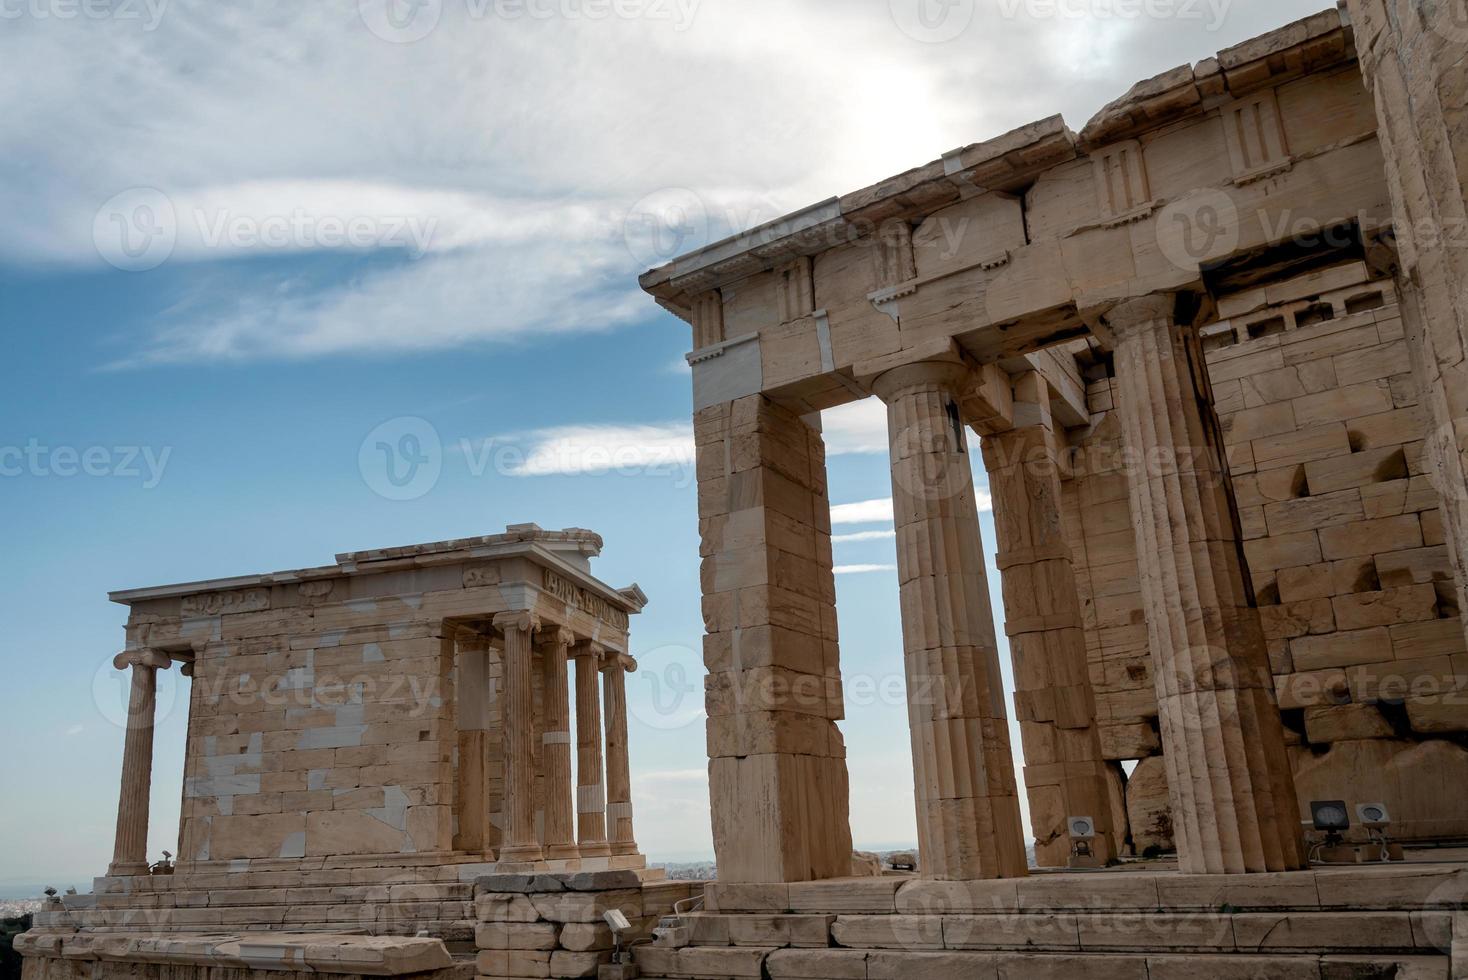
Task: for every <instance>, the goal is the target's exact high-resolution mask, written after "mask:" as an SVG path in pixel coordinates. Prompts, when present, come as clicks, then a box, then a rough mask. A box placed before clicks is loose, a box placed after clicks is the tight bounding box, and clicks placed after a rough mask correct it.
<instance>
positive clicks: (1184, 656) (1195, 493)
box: [1105, 295, 1305, 874]
mask: <svg viewBox="0 0 1468 980" xmlns="http://www.w3.org/2000/svg"><path fill="white" fill-rule="evenodd" d="M1175 305H1176V301H1175V298H1174V297H1172V296H1168V295H1154V296H1148V297H1145V298H1142V299H1137V300H1131V301H1128V302H1126V303H1123V304H1121V305H1120V306H1117V307H1116V308H1114V309H1112V310H1111V311H1110V312H1109V313H1108V314H1107V315H1106V318H1105V319H1106V324H1107V327H1108V328H1109V329H1110V330H1111V332H1112V334H1113V336H1114V337H1115V346H1116V358H1115V365H1116V381H1117V388H1118V389H1119V395H1120V406H1119V408H1120V414H1121V420H1122V427H1123V433H1124V440H1125V445H1126V449H1127V457H1128V459H1129V461H1131V462H1132V465H1131V467H1130V471H1129V473H1128V483H1129V485H1130V495H1131V512H1132V524H1133V526H1134V528H1135V530H1136V537H1137V561H1138V567H1139V570H1140V574H1141V586H1142V601H1143V607H1144V609H1145V610H1146V614H1147V632H1148V640H1149V645H1150V647H1151V650H1152V662H1153V673H1154V674H1155V675H1156V683H1157V704H1158V713H1159V716H1160V719H1161V729H1162V747H1163V753H1164V756H1165V758H1166V763H1167V776H1168V783H1169V788H1170V793H1171V798H1172V814H1173V824H1174V831H1175V834H1176V838H1177V844H1178V852H1179V858H1180V865H1181V869H1182V870H1183V871H1185V872H1190V873H1194V874H1242V873H1246V872H1259V871H1285V870H1291V869H1296V868H1301V867H1304V865H1305V856H1304V850H1303V842H1302V839H1301V834H1300V811H1299V804H1298V803H1297V802H1296V798H1295V787H1294V780H1293V778H1292V776H1291V772H1290V765H1289V761H1288V759H1287V757H1286V755H1285V743H1284V730H1283V726H1282V725H1281V723H1280V718H1279V708H1278V705H1277V703H1276V701H1275V695H1274V684H1273V678H1272V677H1271V675H1270V669H1269V658H1268V655H1267V652H1266V647H1265V642H1264V635H1263V631H1262V629H1261V627H1260V621H1259V611H1258V609H1257V608H1256V607H1255V605H1254V600H1253V590H1252V589H1251V588H1249V587H1248V581H1247V576H1248V572H1247V567H1248V566H1247V565H1246V563H1245V561H1244V558H1243V550H1242V547H1241V544H1240V541H1239V532H1238V519H1237V516H1236V507H1235V504H1234V501H1233V493H1232V488H1231V486H1230V485H1229V482H1228V475H1227V474H1228V469H1227V463H1226V462H1225V461H1224V460H1225V456H1224V453H1223V448H1222V447H1223V440H1222V437H1221V434H1220V430H1219V426H1218V422H1217V418H1216V416H1215V414H1214V411H1213V407H1212V400H1211V395H1210V393H1209V388H1208V379H1207V376H1206V373H1205V371H1204V369H1203V359H1202V355H1201V352H1200V347H1199V344H1198V340H1197V334H1196V331H1194V330H1192V329H1191V328H1189V327H1186V326H1183V325H1179V324H1177V323H1176V322H1175V316H1174V311H1175Z"/></svg>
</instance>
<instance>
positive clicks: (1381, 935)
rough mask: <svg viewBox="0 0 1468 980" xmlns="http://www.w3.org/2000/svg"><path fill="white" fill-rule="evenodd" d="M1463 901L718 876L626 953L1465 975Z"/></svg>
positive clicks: (1403, 884)
mask: <svg viewBox="0 0 1468 980" xmlns="http://www.w3.org/2000/svg"><path fill="white" fill-rule="evenodd" d="M1465 908H1468V864H1450V863H1444V864H1406V865H1383V866H1371V867H1364V866H1363V867H1352V868H1319V869H1316V870H1312V871H1305V872H1295V873H1285V874H1265V875H1237V876H1235V875H1221V876H1200V875H1186V874H1178V873H1169V872H1156V871H1128V870H1113V871H1106V872H1096V873H1050V874H1046V873H1041V874H1035V875H1032V876H1031V877H1028V878H1019V879H1010V880H1000V881H973V882H936V881H924V880H919V879H915V878H908V877H884V878H871V879H846V880H838V881H824V882H811V883H802V884H788V885H735V884H727V885H721V884H717V883H715V884H711V885H710V886H709V887H708V889H707V891H706V905H705V908H704V909H703V910H702V911H700V912H697V913H694V914H691V915H688V916H684V917H683V925H684V926H685V927H686V929H687V932H686V934H685V938H686V940H687V945H685V946H682V947H681V948H667V947H654V946H644V947H639V948H638V949H637V950H636V958H637V964H638V966H639V967H640V968H641V970H642V975H643V976H645V977H667V978H724V977H770V978H775V980H779V978H801V980H826V978H830V980H836V978H842V980H851V978H866V980H888V978H892V980H896V978H907V977H914V976H925V977H934V978H937V977H942V978H949V977H952V978H975V980H978V978H984V980H990V978H993V980H999V978H1030V977H1036V978H1041V977H1043V978H1051V977H1056V978H1058V977H1065V978H1075V977H1085V978H1087V980H1091V978H1105V980H1113V978H1114V980H1170V978H1185V977H1186V978H1198V980H1202V978H1208V980H1214V978H1268V980H1377V978H1380V980H1388V978H1394V980H1449V978H1450V977H1451V978H1452V980H1463V978H1468V913H1465V911H1464V910H1465ZM1455 927H1456V929H1457V935H1456V939H1455V936H1454V929H1455ZM1455 957H1456V958H1455ZM506 975H520V976H528V975H531V974H506ZM538 975H540V976H546V974H544V973H541V974H538ZM551 975H556V974H551Z"/></svg>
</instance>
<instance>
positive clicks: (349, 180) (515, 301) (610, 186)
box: [0, 0, 1320, 451]
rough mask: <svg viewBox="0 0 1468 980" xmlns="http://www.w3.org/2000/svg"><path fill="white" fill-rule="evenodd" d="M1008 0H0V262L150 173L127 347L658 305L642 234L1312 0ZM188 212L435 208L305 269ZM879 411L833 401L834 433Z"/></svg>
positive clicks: (506, 327) (406, 332) (510, 333)
mask: <svg viewBox="0 0 1468 980" xmlns="http://www.w3.org/2000/svg"><path fill="white" fill-rule="evenodd" d="M913 2H916V0H913ZM114 6H115V7H116V8H117V9H119V10H120V9H122V8H123V7H124V6H134V7H136V6H138V5H114ZM145 6H146V5H145ZM544 6H545V5H542V8H544ZM657 6H658V8H659V9H663V8H665V7H666V5H657ZM1004 6H1005V5H993V4H979V5H978V13H977V16H976V17H975V18H974V21H973V23H972V24H971V25H969V26H968V28H967V29H966V30H964V31H963V33H962V34H961V35H960V36H959V37H957V38H955V39H954V40H952V41H949V42H948V43H944V44H926V43H922V42H921V41H919V40H915V39H913V38H912V37H909V36H907V35H905V34H904V33H903V32H902V30H900V29H899V27H898V26H897V24H896V23H895V21H894V18H893V14H892V8H891V5H890V4H888V3H883V2H880V0H875V2H870V3H852V2H850V0H740V2H738V3H697V4H692V5H691V6H687V5H685V7H684V8H678V9H687V10H689V11H691V13H692V15H693V16H692V19H691V21H690V22H688V23H683V22H681V21H679V20H677V19H674V20H669V19H667V18H656V17H651V16H647V17H641V18H632V19H628V18H620V17H611V18H603V19H594V18H591V17H587V16H553V17H549V18H539V19H537V18H532V17H525V16H522V17H519V18H515V19H509V18H505V17H495V16H489V17H479V18H475V17H473V16H471V14H470V12H471V11H473V10H480V9H486V8H487V9H491V10H493V9H497V8H496V7H495V5H494V4H485V3H482V2H480V3H472V4H457V3H449V4H444V5H443V18H442V21H441V23H440V24H439V25H438V27H437V29H436V30H435V31H434V32H433V33H432V34H431V35H429V36H428V37H426V38H424V39H423V40H421V41H418V42H417V43H414V44H391V43H387V42H385V41H383V40H381V39H380V38H378V37H376V36H374V35H373V34H372V33H371V31H369V30H368V29H367V27H366V25H365V24H364V22H363V19H362V17H361V16H360V13H359V10H358V3H357V2H356V0H319V2H314V3H310V4H281V3H271V2H267V0H248V2H240V3H230V4H220V3H212V2H207V0H172V2H171V3H169V4H167V6H166V8H165V9H164V10H163V16H162V17H161V19H160V20H159V21H158V23H157V24H156V25H151V24H149V23H148V19H147V17H144V18H142V19H139V20H126V19H123V18H121V17H114V18H111V19H108V20H102V21H98V20H96V19H92V18H82V17H78V18H72V19H63V18H58V17H49V18H40V17H20V18H16V19H11V20H7V21H6V26H5V30H4V31H3V32H0V63H3V64H4V65H5V66H6V69H7V72H6V74H7V79H8V81H9V83H10V88H9V89H8V90H7V99H6V107H7V111H6V112H5V113H4V115H3V116H0V145H3V146H4V147H5V150H6V152H5V153H4V154H0V209H3V211H4V213H5V214H6V215H7V219H8V220H7V222H6V234H5V235H4V236H0V262H3V263H9V264H14V265H25V266H31V265H37V264H43V265H44V264H57V263H60V264H68V265H76V264H82V265H86V266H88V267H93V268H96V267H99V260H98V253H97V246H96V244H95V242H94V240H93V233H94V222H95V219H96V218H97V216H98V208H99V205H101V204H102V203H103V202H105V201H108V200H109V199H111V198H112V197H113V196H114V195H117V194H119V193H120V192H124V191H127V190H129V189H131V188H140V187H151V188H158V189H160V190H161V191H163V192H165V194H166V195H167V197H168V199H169V200H170V201H171V202H172V203H173V206H174V209H175V211H176V212H177V217H178V219H179V224H178V227H177V231H178V233H179V237H178V242H177V245H176V255H175V257H174V259H173V260H172V261H173V262H175V263H178V262H187V263H190V264H191V265H199V266H201V270H200V271H197V272H195V271H193V270H191V275H195V276H197V287H196V289H195V291H194V294H193V295H192V296H190V297H187V298H186V299H185V301H183V302H180V303H177V304H175V305H174V306H173V307H171V308H169V309H166V310H158V311H157V313H158V315H157V316H156V317H155V318H154V320H153V322H154V324H155V326H153V327H151V328H150V333H149V334H148V335H146V336H141V337H132V338H119V339H120V340H121V341H122V342H124V343H125V344H127V345H129V346H131V347H133V348H134V349H135V350H136V351H137V353H136V354H135V355H134V356H131V357H129V358H127V359H125V361H124V363H126V364H137V363H153V362H193V361H201V360H221V359H244V358H281V357H285V358H304V357H323V356H331V355H341V354H347V353H363V352H368V353H383V352H401V351H412V350H428V349H444V348H452V347H462V346H465V345H471V344H480V343H484V342H488V341H505V340H515V339H521V338H526V337H534V336H539V335H542V334H544V333H546V332H551V331H554V332H566V331H580V330H596V329H604V328H607V327H611V326H616V325H619V324H623V323H626V322H628V321H629V320H631V319H632V318H634V317H636V316H655V315H657V314H656V312H655V310H656V308H655V307H654V306H653V305H652V304H651V302H650V301H649V300H647V299H646V298H645V297H643V296H641V295H640V294H639V293H638V292H637V289H636V283H635V280H634V278H633V277H634V276H635V274H636V273H637V272H638V271H641V270H640V268H639V267H640V266H643V265H650V264H655V263H656V262H657V261H660V260H661V259H663V258H665V257H669V256H670V254H671V253H672V252H673V251H676V250H683V249H687V248H691V247H694V246H696V245H698V244H700V243H702V242H703V241H706V240H710V239H713V238H717V237H721V236H723V235H724V234H727V233H728V232H730V231H731V230H735V229H738V228H743V227H748V226H750V225H753V224H756V223H759V222H762V221H766V220H769V219H772V218H775V217H778V216H779V215H781V214H784V213H786V212H788V211H790V210H793V209H795V208H798V207H802V206H804V205H807V204H809V203H811V202H813V201H818V200H822V199H825V198H827V197H829V196H831V195H833V194H838V193H843V192H846V191H850V190H854V189H856V188H859V187H861V186H864V185H866V184H869V183H872V182H874V181H877V180H881V179H884V178H886V177H888V176H889V175H891V174H895V173H900V172H902V171H904V170H906V169H908V168H910V167H912V166H914V165H916V164H919V163H922V162H925V161H928V160H931V159H935V158H936V157H937V156H939V155H940V154H941V153H942V152H944V151H945V150H948V149H950V148H952V147H954V146H958V145H962V144H966V143H969V142H973V141H975V140H979V139H984V138H988V137H991V136H995V135H997V134H999V133H1002V132H1005V131H1006V130H1008V129H1011V128H1013V127H1015V126H1019V125H1023V124H1025V123H1028V122H1031V121H1033V120H1035V119H1039V118H1042V117H1045V116H1048V115H1050V114H1052V113H1054V112H1056V111H1064V112H1065V113H1066V115H1067V118H1068V121H1069V122H1070V124H1071V125H1072V127H1073V128H1079V127H1080V126H1081V125H1082V124H1083V123H1084V122H1085V120H1086V118H1087V117H1088V116H1089V115H1090V114H1091V113H1092V112H1094V111H1095V110H1096V109H1098V108H1100V106H1101V105H1102V104H1103V103H1105V102H1107V101H1109V100H1110V99H1113V98H1115V97H1117V96H1119V95H1121V94H1122V93H1123V92H1125V91H1126V90H1127V89H1128V88H1129V87H1130V86H1131V84H1132V83H1133V82H1135V81H1137V80H1138V79H1141V78H1145V77H1149V76H1151V75H1155V74H1157V73H1158V72H1160V71H1163V70H1166V69H1168V68H1171V67H1173V66H1174V65H1177V64H1179V63H1181V62H1183V61H1189V60H1191V61H1198V60H1201V59H1202V58H1205V57H1208V56H1210V55H1212V54H1213V53H1214V52H1216V51H1217V50H1218V49H1220V48H1222V47H1225V46H1227V45H1229V44H1232V43H1236V42H1237V41H1240V40H1243V39H1245V38H1248V37H1251V36H1253V35H1255V34H1258V33H1260V32H1262V31H1263V30H1266V29H1269V28H1273V27H1277V26H1279V25H1281V24H1284V23H1286V22H1287V21H1289V20H1290V19H1292V18H1294V17H1298V16H1303V15H1305V14H1308V13H1314V12H1315V11H1316V10H1317V9H1318V8H1319V6H1320V0H1274V2H1272V3H1268V4H1249V5H1245V4H1240V3H1233V4H1227V5H1225V7H1224V9H1225V11H1226V16H1224V17H1223V19H1222V20H1221V22H1213V21H1211V20H1210V19H1208V18H1198V19H1185V18H1181V17H1166V16H1153V17H1143V18H1131V19H1125V20H1123V19H1120V18H1117V17H1115V16H1111V17H1105V16H1103V15H1102V13H1101V11H1102V8H1103V7H1107V6H1109V5H1096V6H1095V7H1094V11H1093V17H1092V18H1091V19H1090V20H1084V19H1081V20H1078V19H1076V18H1075V17H1073V16H1070V15H1069V14H1067V15H1066V16H1060V17H1057V16H1048V17H1047V16H1040V15H1038V14H1037V13H1036V10H1038V9H1039V8H1040V7H1041V6H1043V5H1030V4H1019V5H1018V6H1017V7H1015V8H1014V9H1012V10H1009V11H1007V12H1006V10H1005V9H1004ZM1051 6H1053V5H1051ZM1062 6H1063V5H1062ZM1176 6H1177V8H1179V9H1182V8H1184V7H1195V6H1198V5H1188V4H1178V5H1176ZM1213 6H1216V5H1211V4H1204V5H1201V7H1202V8H1203V9H1205V10H1206V9H1211V8H1212V7H1213ZM575 9H577V10H579V9H580V8H579V7H578V8H575ZM650 9H651V8H650ZM1083 9H1084V8H1083ZM150 26H156V30H148V29H146V28H148V27H150ZM812 36H819V37H821V38H823V41H824V43H822V44H821V45H818V46H815V47H812V46H811V45H810V44H809V43H808V40H807V39H808V38H809V37H812ZM668 79H678V83H677V84H669V83H668ZM649 91H656V92H658V98H656V99H649V98H647V93H648V92H649ZM728 92H737V93H738V96H739V97H738V98H737V99H728V98H723V97H722V95H723V94H724V93H728ZM791 92H800V93H802V97H801V98H794V99H792V98H791V97H790V93H791ZM975 92H979V93H984V97H981V98H975V97H974V95H973V93H975ZM713 104H717V106H718V109H717V111H712V112H711V111H709V109H708V107H709V106H710V105H713ZM872 119H881V120H882V124H881V125H880V126H873V125H872V124H871V120H872ZM731 147H738V150H739V152H738V153H731V152H730V148H731ZM679 188H690V189H691V190H688V191H681V192H680V191H676V190H674V189H679ZM670 193H671V194H674V196H675V197H678V198H679V199H681V200H684V201H691V202H692V206H691V209H687V210H685V211H684V212H683V213H684V214H685V216H686V217H687V219H688V220H687V222H686V223H685V224H686V232H685V231H680V232H679V233H678V234H676V235H664V236H662V238H661V240H660V241H659V242H654V241H653V240H652V239H650V238H649V237H648V236H647V235H645V234H644V233H643V232H642V231H640V230H639V228H638V226H636V224H635V223H633V224H631V225H629V223H628V221H627V216H628V215H629V214H636V213H638V209H637V207H636V202H639V201H641V200H645V199H646V198H647V197H648V196H649V195H657V194H663V195H667V194H670ZM199 213H202V214H204V215H205V216H207V217H208V218H209V221H208V222H207V223H206V227H213V228H219V227H221V226H219V225H218V219H219V217H220V216H221V215H224V216H229V217H232V218H243V219H246V220H247V222H249V223H253V224H254V225H256V226H259V224H260V223H261V222H262V221H264V220H265V219H267V218H271V217H276V218H279V217H282V216H292V217H294V216H296V215H297V214H299V215H301V216H303V217H304V218H306V219H309V220H310V221H311V222H313V223H316V225H317V227H318V228H319V219H321V218H323V217H329V218H334V219H343V220H346V219H354V218H355V219H366V220H369V221H376V220H382V219H394V218H405V219H408V218H411V219H416V220H418V221H420V222H421V223H422V224H421V227H423V228H425V229H426V228H428V227H429V226H430V225H431V228H432V232H431V234H429V235H427V238H426V244H425V246H424V247H425V248H426V251H425V252H424V257H423V258H421V259H419V260H418V261H416V262H415V261H411V260H409V258H408V254H409V252H411V251H413V250H409V249H404V248H401V247H397V246H393V245H391V244H388V245H387V246H386V247H377V246H370V247H367V248H366V249H365V250H364V254H367V253H380V255H378V256H377V257H378V258H379V259H380V261H378V260H374V261H371V262H362V263H360V264H359V265H357V266H356V267H353V268H352V269H351V270H350V271H349V272H347V273H342V272H341V270H340V269H337V270H335V273H334V274H333V275H331V276H322V277H320V278H319V280H318V281H316V282H312V281H310V280H309V278H306V277H305V274H304V272H298V271H294V270H292V271H283V270H282V269H281V268H279V267H271V268H267V269H262V268H261V267H260V266H259V264H258V263H255V264H253V265H255V266H256V267H255V268H246V269H242V268H238V266H239V263H238V262H230V263H225V262H224V261H223V260H227V259H239V258H240V257H242V256H246V255H251V256H254V255H260V254H275V255H279V254H282V253H283V252H284V253H290V254H298V255H301V256H304V255H306V254H307V253H313V252H320V251H322V250H324V249H325V248H328V247H332V246H328V245H327V244H326V243H325V242H323V241H321V240H320V236H315V235H307V236H306V237H305V238H304V239H297V238H295V237H292V238H291V239H290V241H289V242H287V243H286V244H285V245H281V246H271V245H268V244H261V243H260V242H258V241H253V240H252V241H250V242H247V243H242V244H236V245H229V244H224V245H220V246H218V247H213V246H210V245H209V244H208V243H207V242H206V241H205V238H206V237H208V236H206V235H202V234H200V232H199V228H198V225H197V222H196V221H195V216H196V214H199ZM104 224H105V222H104ZM668 230H669V229H663V231H665V232H666V231H668ZM292 235H294V232H292ZM208 266H212V267H215V268H218V269H221V270H224V271H219V272H215V273H212V274H211V273H209V272H205V271H202V267H208ZM853 411H856V412H873V411H875V409H874V408H873V407H867V408H861V409H853ZM833 414H834V413H833ZM879 434H881V433H880V429H877V428H875V427H867V426H865V425H859V426H857V428H856V429H855V430H853V431H851V432H844V431H842V427H841V426H840V424H838V423H832V427H831V439H832V442H833V443H835V442H837V441H838V440H841V439H846V438H848V437H850V438H853V439H855V440H856V442H857V444H858V445H862V444H865V441H866V440H869V439H870V440H875V438H876V436H877V435H879ZM852 451H875V450H874V449H873V450H852Z"/></svg>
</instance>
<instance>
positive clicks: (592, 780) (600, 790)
mask: <svg viewBox="0 0 1468 980" xmlns="http://www.w3.org/2000/svg"><path fill="white" fill-rule="evenodd" d="M605 654H606V650H605V649H604V648H603V647H602V646H601V645H600V644H596V643H581V644H578V645H577V647H576V649H575V657H576V839H577V840H578V841H579V842H580V851H581V856H582V857H606V856H607V855H608V854H611V853H612V849H611V848H610V847H609V846H608V845H607V787H606V777H605V775H604V772H605V769H604V767H603V763H602V751H601V683H600V680H601V661H602V657H603V656H604V655H605Z"/></svg>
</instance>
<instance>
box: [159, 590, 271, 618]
mask: <svg viewBox="0 0 1468 980" xmlns="http://www.w3.org/2000/svg"><path fill="white" fill-rule="evenodd" d="M269 608H270V593H269V592H267V591H266V590H265V589H246V590H244V591H241V592H206V593H204V594H203V595H190V596H184V597H183V600H182V602H180V604H179V611H180V613H181V614H182V615H183V616H184V617H185V618H190V617H195V616H226V615H229V614H230V613H250V612H263V611H264V610H266V609H269Z"/></svg>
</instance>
